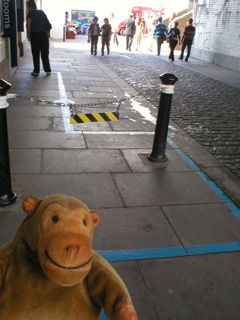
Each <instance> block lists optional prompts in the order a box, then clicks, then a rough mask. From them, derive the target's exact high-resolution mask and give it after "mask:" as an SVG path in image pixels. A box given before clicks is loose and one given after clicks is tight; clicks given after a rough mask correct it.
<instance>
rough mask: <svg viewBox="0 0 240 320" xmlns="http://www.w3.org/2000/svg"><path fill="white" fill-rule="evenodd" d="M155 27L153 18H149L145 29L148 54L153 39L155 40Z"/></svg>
mask: <svg viewBox="0 0 240 320" xmlns="http://www.w3.org/2000/svg"><path fill="white" fill-rule="evenodd" d="M155 26H156V21H155V19H153V17H152V16H151V18H150V19H149V20H148V22H147V29H148V50H149V51H150V52H152V48H153V42H154V38H155V35H153V33H154V28H155Z"/></svg>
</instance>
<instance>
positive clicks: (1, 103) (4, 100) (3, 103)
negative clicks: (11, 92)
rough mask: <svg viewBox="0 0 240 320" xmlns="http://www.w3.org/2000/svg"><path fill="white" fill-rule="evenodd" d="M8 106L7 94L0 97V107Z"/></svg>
mask: <svg viewBox="0 0 240 320" xmlns="http://www.w3.org/2000/svg"><path fill="white" fill-rule="evenodd" d="M8 106H9V104H8V102H7V96H1V97H0V109H6V108H7V107H8Z"/></svg>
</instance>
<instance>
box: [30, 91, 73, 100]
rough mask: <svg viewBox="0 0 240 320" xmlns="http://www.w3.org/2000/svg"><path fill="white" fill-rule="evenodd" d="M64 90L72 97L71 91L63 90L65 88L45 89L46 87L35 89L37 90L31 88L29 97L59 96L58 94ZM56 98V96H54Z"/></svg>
mask: <svg viewBox="0 0 240 320" xmlns="http://www.w3.org/2000/svg"><path fill="white" fill-rule="evenodd" d="M62 92H64V93H66V95H67V97H68V98H72V97H73V95H72V92H71V91H65V90H51V89H49V90H46V89H37V90H31V94H30V96H31V97H40V99H41V97H59V96H60V94H61V93H62ZM55 99H56V98H55Z"/></svg>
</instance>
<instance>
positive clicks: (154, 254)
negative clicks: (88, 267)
mask: <svg viewBox="0 0 240 320" xmlns="http://www.w3.org/2000/svg"><path fill="white" fill-rule="evenodd" d="M98 253H99V254H100V255H101V256H103V258H105V259H106V260H107V261H109V262H114V261H131V260H146V259H160V258H170V257H183V256H186V255H187V253H186V251H185V250H184V248H183V247H166V248H151V249H134V250H102V251H98Z"/></svg>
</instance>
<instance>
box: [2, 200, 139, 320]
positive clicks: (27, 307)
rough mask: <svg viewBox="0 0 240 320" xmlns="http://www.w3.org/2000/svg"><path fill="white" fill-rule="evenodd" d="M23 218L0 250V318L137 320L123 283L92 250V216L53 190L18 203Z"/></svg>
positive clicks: (94, 218) (94, 219)
mask: <svg viewBox="0 0 240 320" xmlns="http://www.w3.org/2000/svg"><path fill="white" fill-rule="evenodd" d="M23 209H24V211H25V212H26V214H27V217H26V218H25V219H24V220H23V222H22V223H21V225H20V226H19V228H18V230H17V233H16V235H15V237H14V238H13V239H12V240H11V241H10V242H8V243H7V244H6V245H5V246H3V247H2V248H1V249H0V319H1V320H55V319H56V320H99V319H100V316H101V311H102V308H104V311H105V313H106V315H107V317H108V318H109V319H110V320H137V314H136V312H135V309H134V307H133V305H132V302H131V298H130V296H129V293H128V291H127V288H126V287H125V285H124V283H123V281H122V280H121V279H120V277H119V276H118V275H117V273H116V272H115V271H114V269H113V268H112V267H111V266H110V264H109V263H108V262H107V261H106V260H104V259H103V258H102V257H101V256H100V255H99V254H97V253H96V252H95V251H93V250H92V238H93V228H94V227H96V226H97V225H98V223H99V217H98V215H97V214H96V213H95V212H93V211H90V210H89V209H88V208H87V207H86V206H85V204H83V203H82V202H81V201H79V200H77V199H75V198H72V197H69V196H65V195H59V194H55V195H54V194H53V195H50V196H47V197H46V198H44V199H43V200H41V199H39V198H37V197H28V198H26V199H25V200H24V201H23Z"/></svg>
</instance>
